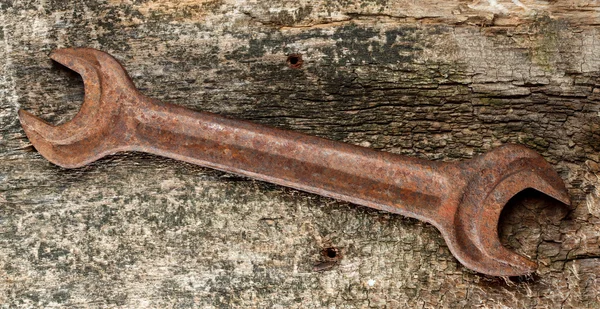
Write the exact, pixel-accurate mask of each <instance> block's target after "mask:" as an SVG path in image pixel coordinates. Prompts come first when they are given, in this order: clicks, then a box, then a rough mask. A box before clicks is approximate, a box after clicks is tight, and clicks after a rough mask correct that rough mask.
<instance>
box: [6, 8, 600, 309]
mask: <svg viewBox="0 0 600 309" xmlns="http://www.w3.org/2000/svg"><path fill="white" fill-rule="evenodd" d="M0 27H1V29H0V30H1V31H0V44H1V45H0V46H1V47H0V98H2V99H1V100H0V158H1V160H0V304H3V305H2V306H3V307H2V308H4V307H6V308H13V307H48V308H51V307H130V308H144V307H148V308H149V307H178V308H193V307H198V308H369V307H375V308H381V307H385V308H415V307H417V308H418V307H424V308H456V307H465V308H472V307H484V308H506V307H509V308H530V307H532V308H556V307H558V306H562V307H563V308H594V307H599V306H600V296H599V295H600V293H599V292H600V291H599V288H598V286H600V285H599V284H598V280H599V279H598V278H599V276H600V267H599V266H600V259H599V257H600V241H599V237H600V224H599V223H600V222H599V221H600V190H599V189H598V187H599V185H600V184H599V183H600V181H599V178H598V175H599V173H600V166H599V162H600V157H599V154H598V153H599V150H600V135H599V132H600V125H599V122H598V117H599V115H600V108H599V106H600V105H599V104H598V103H599V99H600V96H599V95H598V93H599V92H600V90H599V89H600V87H599V84H600V83H599V78H600V73H599V72H600V57H598V52H597V50H599V46H598V44H599V43H598V42H600V37H599V36H600V35H599V31H598V4H597V2H596V1H583V0H578V1H568V2H566V1H533V0H527V1H526V0H521V1H517V0H512V1H508V0H506V1H504V0H495V1H492V0H489V1H459V0H450V1H443V2H442V1H419V2H414V1H386V0H381V1H379V0H378V1H368V0H363V1H361V0H349V1H343V2H331V1H307V0H302V1H275V0H267V1H260V2H255V1H234V0H223V1H220V0H217V1H215V0H213V1H198V0H195V1H191V0H187V1H174V0H154V1H152V0H151V1H128V0H112V1H98V2H89V1H86V2H85V3H84V2H67V1H3V2H2V3H1V4H0ZM70 46H90V47H96V48H100V49H102V50H104V51H107V52H110V53H111V54H113V55H115V56H116V57H117V58H119V59H120V60H121V61H122V62H123V63H124V65H125V66H126V68H127V69H128V71H129V72H130V73H131V75H132V77H133V79H134V82H135V83H136V85H137V86H138V87H139V88H140V89H141V90H142V91H143V92H144V93H145V94H147V95H148V96H151V97H154V98H157V99H161V100H165V101H169V102H172V103H175V104H181V105H185V106H188V107H191V108H194V109H198V110H206V111H212V112H216V113H220V114H225V115H229V116H232V117H237V118H243V119H248V120H251V121H255V122H259V123H263V124H268V125H272V126H278V127H282V128H286V129H293V130H297V131H301V132H305V133H308V134H314V135H318V136H323V137H327V138H331V139H335V140H340V141H344V142H348V143H354V144H360V145H363V146H368V147H372V148H376V149H380V150H384V151H391V152H395V153H400V154H405V155H411V156H419V157H424V158H429V159H434V160H459V159H464V158H469V157H472V156H473V155H475V154H478V153H482V152H485V151H487V150H489V149H491V148H493V147H495V146H498V145H501V144H504V143H509V142H513V143H521V144H525V145H527V146H529V147H531V148H533V149H535V150H537V151H538V152H540V153H541V154H542V155H543V156H544V157H545V158H547V159H548V160H549V161H550V162H551V163H552V164H553V165H554V166H555V167H556V169H557V171H559V173H560V174H561V176H562V177H563V178H564V179H565V181H566V183H567V185H568V187H569V190H570V192H571V194H572V196H573V202H574V204H575V205H576V206H577V207H576V209H575V210H574V211H572V212H567V210H566V209H564V208H563V207H561V206H560V205H557V203H556V202H554V201H552V200H549V199H547V198H544V197H543V196H541V195H540V194H537V193H535V192H529V191H528V192H524V193H523V194H521V195H520V196H519V197H518V198H517V199H515V200H514V201H513V202H512V203H511V205H510V206H509V207H508V209H507V211H506V212H505V214H504V218H503V220H502V222H501V225H500V234H501V236H502V239H503V241H504V242H505V244H506V245H507V246H509V247H511V248H514V249H515V250H517V251H518V252H521V253H523V254H526V255H528V256H530V257H532V258H533V259H536V260H537V261H538V262H539V263H540V269H539V271H538V273H536V274H535V275H533V276H532V277H531V278H518V279H515V278H491V277H485V276H481V275H478V274H475V273H472V272H470V271H468V270H466V269H465V268H464V267H462V266H460V265H459V264H458V263H457V262H456V260H455V259H454V258H453V257H452V255H451V254H450V253H449V251H448V249H447V248H446V246H445V244H444V242H443V240H442V238H441V236H440V235H439V233H438V232H437V231H436V230H435V229H434V228H433V227H432V226H430V225H427V224H424V223H421V222H418V221H415V220H411V219H406V218H402V217H400V216H395V215H390V214H386V213H382V212H377V211H373V210H369V209H365V208H362V207H357V206H355V205H351V204H346V203H342V202H338V201H334V200H331V199H326V198H322V197H318V196H315V195H311V194H307V193H302V192H298V191H295V190H291V189H285V188H281V187H278V186H274V185H269V184H265V183H261V182H255V181H252V180H248V179H245V178H240V177H235V176H231V175H226V174H223V173H219V172H215V171H211V170H207V169H203V168H199V167H195V166H192V165H189V164H184V163H180V162H176V161H172V160H168V159H164V158H159V157H154V156H149V155H144V154H136V153H128V154H117V155H114V156H110V157H108V158H105V159H102V160H100V161H99V162H97V163H94V164H92V165H90V166H88V167H85V168H81V169H77V170H65V169H61V168H58V167H56V166H53V165H51V164H50V163H48V162H47V161H46V160H44V159H43V158H42V157H41V156H40V155H39V154H37V152H35V150H34V149H33V147H31V145H30V144H29V142H28V140H27V138H26V137H25V135H24V133H23V131H22V129H21V127H20V125H19V123H18V121H17V115H16V112H17V110H18V109H19V108H25V109H27V110H29V111H31V112H33V113H34V114H37V115H42V116H43V117H44V118H45V119H47V120H48V121H50V122H53V123H62V122H65V121H67V120H68V119H70V118H72V117H73V116H74V115H75V113H76V112H77V109H78V107H79V106H80V104H81V103H80V102H81V100H82V98H83V88H82V85H81V83H80V79H79V78H78V77H77V75H76V74H74V73H70V72H68V71H66V70H64V69H63V68H61V67H60V66H58V65H56V64H53V63H52V62H51V61H50V60H49V59H48V58H47V54H48V53H49V52H50V51H51V50H52V49H54V48H57V47H70ZM290 54H301V55H302V59H303V61H304V63H303V65H302V67H301V68H299V69H293V68H290V67H289V66H288V64H287V62H286V60H287V57H288V55H290ZM327 248H336V250H337V252H338V253H336V257H335V258H333V259H332V258H330V257H327V252H328V251H327ZM0 307H1V306H0Z"/></svg>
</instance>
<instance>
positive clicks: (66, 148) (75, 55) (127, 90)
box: [19, 48, 138, 168]
mask: <svg viewBox="0 0 600 309" xmlns="http://www.w3.org/2000/svg"><path fill="white" fill-rule="evenodd" d="M50 58H52V59H53V60H55V61H56V62H58V63H60V64H62V65H64V66H66V67H67V68H69V69H71V70H73V71H75V72H77V73H79V74H80V75H81V77H82V79H83V83H84V91H85V95H84V101H83V105H82V106H81V109H80V110H79V112H78V113H77V115H75V117H74V118H73V119H72V120H70V121H68V122H66V123H64V124H61V125H57V126H54V125H52V124H49V123H47V122H45V121H44V120H42V119H40V118H38V117H36V116H34V115H32V114H31V113H29V112H27V111H25V110H19V120H20V121H21V125H22V126H23V129H24V131H25V134H26V135H27V137H28V138H29V140H30V141H31V143H32V144H33V146H34V147H35V148H36V149H37V151H38V152H39V153H40V154H41V155H42V156H44V157H45V158H46V159H48V160H49V161H50V162H52V163H54V164H56V165H59V166H61V167H65V168H77V167H81V166H84V165H86V164H88V163H90V162H93V161H95V160H97V159H99V158H101V157H103V156H105V155H107V154H111V153H114V152H116V151H120V150H127V149H126V148H125V147H123V146H121V145H123V143H120V141H119V140H118V139H115V138H110V139H107V138H106V137H107V136H114V135H115V134H114V132H119V130H120V129H122V127H123V126H124V125H126V123H124V122H123V120H122V119H121V117H119V114H120V110H121V107H122V105H123V104H125V103H124V102H131V101H132V100H131V96H132V95H131V94H134V95H137V94H138V92H137V90H136V89H135V86H134V85H133V82H131V79H130V78H129V76H128V75H127V72H126V71H125V70H124V69H123V67H122V66H121V65H120V64H119V62H118V61H117V60H115V59H114V58H113V57H112V56H110V55H108V54H106V53H104V52H101V51H98V50H95V49H91V48H65V49H58V50H56V51H54V52H53V53H52V54H51V55H50ZM132 91H133V92H132ZM111 134H113V135H111Z"/></svg>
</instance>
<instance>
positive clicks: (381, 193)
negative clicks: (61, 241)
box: [19, 48, 570, 276]
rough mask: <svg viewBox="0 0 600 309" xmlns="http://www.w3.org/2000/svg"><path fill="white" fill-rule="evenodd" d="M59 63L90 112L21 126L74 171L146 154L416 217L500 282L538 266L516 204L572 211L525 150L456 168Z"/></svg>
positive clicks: (116, 68) (93, 54)
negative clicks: (169, 99) (502, 230)
mask: <svg viewBox="0 0 600 309" xmlns="http://www.w3.org/2000/svg"><path fill="white" fill-rule="evenodd" d="M50 57H51V58H52V59H54V60H55V61H57V62H59V63H61V64H63V65H65V66H66V67H68V68H70V69H72V70H74V71H76V72H78V73H79V74H80V75H81V76H82V78H83V82H84V88H85V98H84V103H83V106H82V107H81V110H80V111H79V113H78V114H77V115H76V116H75V117H74V118H73V119H72V120H71V121H69V122H67V123H65V124H62V125H59V126H53V125H51V124H48V123H46V122H44V121H43V120H41V119H39V118H37V117H35V116H33V115H32V114H30V113H28V112H26V111H24V110H20V111H19V117H20V120H21V124H22V125H23V129H24V130H25V133H26V134H27V137H28V138H29V140H30V141H31V143H32V144H33V146H34V147H35V148H36V149H37V150H38V151H39V153H41V154H42V155H43V156H44V157H46V158H47V159H48V160H49V161H50V162H52V163H54V164H57V165H59V166H62V167H65V168H76V167H80V166H83V165H85V164H88V163H90V162H92V161H94V160H97V159H99V158H101V157H103V156H106V155H109V154H113V153H115V152H119V151H142V152H148V153H153V154H157V155H161V156H165V157H170V158H174V159H178V160H182V161H186V162H191V163H194V164H199V165H202V166H207V167H211V168H215V169H218V170H222V171H227V172H231V173H236V174H240V175H245V176H249V177H252V178H256V179H260V180H264V181H268V182H272V183H276V184H280V185H284V186H288V187H292V188H296V189H300V190H304V191H308V192H313V193H317V194H320V195H324V196H328V197H333V198H336V199H340V200H344V201H349V202H352V203H356V204H360V205H364V206H368V207H372V208H376V209H380V210H385V211H389V212H392V213H397V214H401V215H405V216H408V217H413V218H417V219H419V220H423V221H426V222H429V223H431V224H433V225H434V226H435V227H437V228H438V230H439V231H440V232H441V233H442V235H443V237H444V239H445V240H446V243H447V244H448V247H449V248H450V251H452V253H453V254H454V256H455V257H456V258H457V259H458V260H459V261H460V262H461V263H462V264H463V265H465V266H466V267H468V268H470V269H472V270H475V271H478V272H481V273H484V274H488V275H493V276H516V275H524V274H528V273H531V272H533V271H535V269H536V268H537V264H536V263H535V262H533V261H531V260H529V259H527V258H525V257H523V256H521V255H518V254H516V253H514V252H512V251H510V250H508V249H506V248H505V247H503V246H502V244H501V243H500V240H499V237H498V231H497V228H498V219H499V217H500V212H501V211H502V208H503V207H504V205H505V204H506V202H507V201H508V200H509V199H510V198H511V197H513V196H514V195H515V194H517V193H519V192H520V191H522V190H524V189H527V188H533V189H535V190H538V191H540V192H542V193H545V194H547V195H549V196H551V197H553V198H555V199H557V200H559V201H561V202H563V203H565V204H567V205H568V204H569V203H570V201H569V195H568V192H567V190H566V188H565V186H564V183H563V181H562V179H561V178H560V177H559V176H558V174H557V173H556V172H555V171H554V170H553V169H552V167H551V166H550V164H548V162H546V161H545V160H544V158H543V157H541V156H540V155H539V154H537V153H536V152H534V151H532V150H529V149H527V148H525V147H523V146H518V145H512V144H509V145H504V146H501V147H499V148H496V149H494V150H492V151H490V152H488V153H486V154H484V155H481V156H478V157H475V158H473V159H470V160H466V161H462V162H454V163H448V162H435V161H427V160H423V159H418V158H411V157H405V156H400V155H396V154H392V153H387V152H379V151H375V150H372V149H369V148H364V147H359V146H353V145H349V144H344V143H340V142H335V141H331V140H327V139H322V138H318V137H313V136H308V135H304V134H300V133H295V132H290V131H285V130H280V129H276V128H270V127H266V126H262V125H257V124H253V123H249V122H245V121H240V120H234V119H229V118H226V117H222V116H219V115H215V114H211V113H205V112H195V111H192V110H189V109H186V108H183V107H180V106H176V105H172V104H168V103H162V102H159V101H157V100H154V99H150V98H148V97H146V96H144V95H142V94H141V93H139V92H138V90H137V89H136V88H135V86H134V84H133V82H132V81H131V79H130V78H129V76H128V74H127V72H126V71H125V69H124V68H123V67H122V66H121V64H119V62H118V61H117V60H116V59H115V58H113V57H112V56H110V55H108V54H106V53H104V52H101V51H98V50H95V49H90V48H67V49H59V50H56V51H54V52H53V53H52V54H51V55H50Z"/></svg>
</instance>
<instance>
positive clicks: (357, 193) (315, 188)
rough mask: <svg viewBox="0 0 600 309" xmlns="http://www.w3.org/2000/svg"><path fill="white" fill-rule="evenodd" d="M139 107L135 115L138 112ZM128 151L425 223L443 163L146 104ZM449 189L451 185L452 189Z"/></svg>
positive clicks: (436, 201)
mask: <svg viewBox="0 0 600 309" xmlns="http://www.w3.org/2000/svg"><path fill="white" fill-rule="evenodd" d="M140 111H141V112H140ZM133 114H134V115H135V116H133V117H129V119H135V121H136V122H137V123H136V124H135V127H136V133H137V134H136V142H134V143H131V141H129V145H130V146H131V147H132V148H131V150H138V151H144V152H150V153H154V154H157V155H161V156H165V157H170V158H174V159H177V160H182V161H186V162H190V163H193V164H197V165H201V166H206V167H210V168H214V169H218V170H222V171H226V172H231V173H235V174H240V175H244V176H249V177H251V178H255V179H259V180H263V181H267V182H271V183H275V184H279V185H283V186H287V187H292V188H296V189H300V190H303V191H308V192H312V193H317V194H320V195H324V196H328V197H333V198H336V199H340V200H344V201H348V202H352V203H356V204H360V205H364V206H368V207H372V208H376V209H380V210H385V211H389V212H393V213H398V214H402V215H405V216H410V217H414V218H418V219H422V220H426V221H429V222H431V221H432V219H431V218H434V217H435V215H436V214H438V213H439V212H438V209H439V206H440V202H441V200H442V198H443V197H445V196H448V195H449V193H450V192H448V191H449V188H450V186H449V181H448V178H449V177H448V171H449V170H450V169H452V166H451V164H448V163H443V162H433V161H427V160H423V159H418V158H411V157H405V156H400V155H396V154H392V153H388V152H380V151H375V150H372V149H370V148H365V147H360V146H354V145H350V144H346V143H341V142H336V141H332V140H327V139H323V138H319V137H315V136H310V135H305V134H302V133H297V132H292V131H286V130H280V129H277V128H272V127H267V126H263V125H259V124H255V123H250V122H246V121H242V120H236V119H230V118H226V117H223V116H220V115H216V114H212V113H207V112H195V111H192V110H189V109H186V108H183V107H180V106H176V105H172V104H168V103H161V102H157V101H151V102H150V103H147V104H146V105H145V106H144V108H143V109H135V112H134V113H133ZM455 189H456V188H455Z"/></svg>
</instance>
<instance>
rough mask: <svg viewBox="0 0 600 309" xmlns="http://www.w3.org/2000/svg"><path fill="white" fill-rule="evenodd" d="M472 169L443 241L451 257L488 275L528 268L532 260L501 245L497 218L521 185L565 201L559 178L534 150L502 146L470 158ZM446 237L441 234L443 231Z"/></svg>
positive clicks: (511, 273)
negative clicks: (452, 221) (473, 170)
mask: <svg viewBox="0 0 600 309" xmlns="http://www.w3.org/2000/svg"><path fill="white" fill-rule="evenodd" d="M470 163H471V164H474V166H475V168H477V169H479V170H480V172H478V173H474V175H475V176H474V177H473V178H472V179H471V181H470V182H469V184H468V185H467V188H466V190H465V192H466V194H465V195H464V196H463V200H462V203H461V204H460V205H459V206H458V210H457V212H456V216H455V218H454V227H453V230H452V231H451V232H450V233H445V234H450V235H448V236H449V237H450V238H451V239H447V241H448V244H449V246H450V249H451V250H452V252H453V254H454V255H455V256H456V257H457V259H458V260H459V261H460V262H461V263H462V264H463V265H465V266H467V267H468V268H470V269H473V270H475V271H478V272H481V273H484V274H487V275H492V276H520V275H526V274H530V273H532V272H534V271H535V270H536V269H537V263H535V262H533V261H531V260H529V259H528V258H526V257H524V256H521V255H519V254H517V253H515V252H512V251H510V250H508V249H506V248H505V247H504V246H503V245H502V243H501V242H500V239H499V236H498V221H499V219H500V213H501V212H502V209H503V208H504V206H505V205H506V203H507V202H508V201H509V200H510V199H511V198H512V197H513V196H515V195H516V194H518V193H519V192H521V191H523V190H525V189H535V190H537V191H539V192H541V193H544V194H546V195H548V196H550V197H552V198H554V199H556V200H558V201H560V202H562V203H564V204H566V205H570V199H569V195H568V192H567V190H566V188H565V186H564V183H563V181H562V179H561V178H560V176H559V175H558V174H557V173H556V172H555V171H554V169H553V168H552V166H551V165H550V164H549V163H548V162H547V161H545V160H544V158H543V157H541V156H540V155H538V154H537V153H535V152H533V151H531V150H529V149H527V148H525V147H523V146H518V145H506V146H503V147H500V148H498V149H496V150H494V151H492V152H490V153H488V154H486V155H484V156H481V157H478V158H475V159H473V160H472V161H470ZM445 236H446V235H445Z"/></svg>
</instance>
